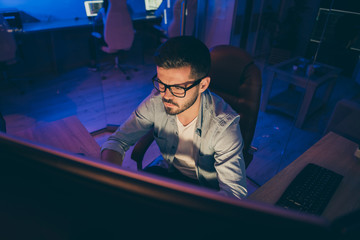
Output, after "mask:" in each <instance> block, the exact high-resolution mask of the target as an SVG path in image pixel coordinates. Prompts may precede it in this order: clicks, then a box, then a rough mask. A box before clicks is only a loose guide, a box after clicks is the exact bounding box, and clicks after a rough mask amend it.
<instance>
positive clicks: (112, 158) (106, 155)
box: [101, 149, 124, 166]
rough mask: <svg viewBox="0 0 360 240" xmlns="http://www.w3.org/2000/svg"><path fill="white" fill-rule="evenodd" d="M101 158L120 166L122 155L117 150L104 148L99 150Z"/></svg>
mask: <svg viewBox="0 0 360 240" xmlns="http://www.w3.org/2000/svg"><path fill="white" fill-rule="evenodd" d="M101 160H103V161H105V162H109V163H114V164H117V165H119V166H121V165H122V162H123V160H124V157H123V156H122V155H121V154H120V153H119V152H116V151H114V150H111V149H104V150H103V151H102V152H101Z"/></svg>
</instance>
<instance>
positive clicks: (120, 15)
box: [104, 0, 134, 50]
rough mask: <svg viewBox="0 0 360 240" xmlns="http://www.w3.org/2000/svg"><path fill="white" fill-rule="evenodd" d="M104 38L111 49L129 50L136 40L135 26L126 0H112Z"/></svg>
mask: <svg viewBox="0 0 360 240" xmlns="http://www.w3.org/2000/svg"><path fill="white" fill-rule="evenodd" d="M104 39H105V42H106V44H107V45H108V48H109V49H114V50H128V49H130V48H131V46H132V43H133V41H134V28H133V23H132V19H131V16H130V12H129V9H128V6H127V4H126V0H110V4H109V8H108V12H107V17H106V23H105V29H104Z"/></svg>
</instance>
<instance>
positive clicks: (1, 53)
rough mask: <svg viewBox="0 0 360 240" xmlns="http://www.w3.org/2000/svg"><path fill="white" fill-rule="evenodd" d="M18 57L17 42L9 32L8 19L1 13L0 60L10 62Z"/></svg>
mask: <svg viewBox="0 0 360 240" xmlns="http://www.w3.org/2000/svg"><path fill="white" fill-rule="evenodd" d="M15 58H16V42H15V38H14V36H13V35H12V33H11V32H8V26H7V22H6V20H5V19H4V18H3V16H2V15H1V14H0V62H8V61H11V60H14V59H15Z"/></svg>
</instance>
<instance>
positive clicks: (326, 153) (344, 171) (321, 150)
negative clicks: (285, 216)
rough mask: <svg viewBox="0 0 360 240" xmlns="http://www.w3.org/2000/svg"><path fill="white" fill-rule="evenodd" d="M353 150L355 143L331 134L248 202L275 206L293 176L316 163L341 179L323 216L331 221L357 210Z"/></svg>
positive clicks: (358, 178) (359, 163)
mask: <svg viewBox="0 0 360 240" xmlns="http://www.w3.org/2000/svg"><path fill="white" fill-rule="evenodd" d="M356 147H357V144H356V143H354V142H352V141H350V140H348V139H346V138H344V137H341V136H340V135H337V134H335V133H333V132H330V133H328V134H327V135H325V136H324V137H323V138H322V139H320V141H319V142H317V143H316V144H314V146H312V147H311V148H310V149H309V150H307V151H306V152H305V153H304V154H302V155H301V156H300V157H299V158H298V159H296V160H295V161H294V162H293V163H291V164H290V165H289V166H287V167H286V168H285V169H283V170H282V171H281V172H280V173H278V174H277V175H276V176H274V177H273V178H272V179H270V180H269V181H268V182H267V183H266V184H264V185H263V186H261V187H260V188H258V189H257V190H256V191H255V192H254V193H253V194H251V195H250V196H249V199H251V200H255V201H259V202H265V203H270V204H275V203H276V202H277V200H278V199H279V198H280V196H281V195H282V193H283V192H284V191H285V189H286V188H287V186H288V185H289V184H290V182H291V181H292V180H293V179H294V178H295V176H296V175H297V174H298V173H299V172H300V171H301V170H302V169H303V168H304V167H305V166H306V165H307V164H308V163H315V164H318V165H320V166H323V167H325V168H328V169H330V170H332V171H335V172H337V173H340V174H341V175H343V176H344V178H343V179H342V181H341V183H340V185H339V187H338V189H337V190H336V192H335V194H334V196H333V197H332V199H331V200H330V202H329V204H328V206H327V207H326V209H325V211H324V212H323V214H322V216H324V217H325V218H327V219H329V220H333V219H335V218H337V217H339V216H342V215H344V214H347V213H350V212H352V211H354V210H357V209H360V191H359V190H360V160H355V158H354V152H355V149H356Z"/></svg>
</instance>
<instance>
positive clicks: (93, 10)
mask: <svg viewBox="0 0 360 240" xmlns="http://www.w3.org/2000/svg"><path fill="white" fill-rule="evenodd" d="M102 4H103V0H94V1H85V2H84V5H85V11H86V16H88V17H95V16H97V14H98V12H99V10H100V9H101V8H102Z"/></svg>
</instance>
